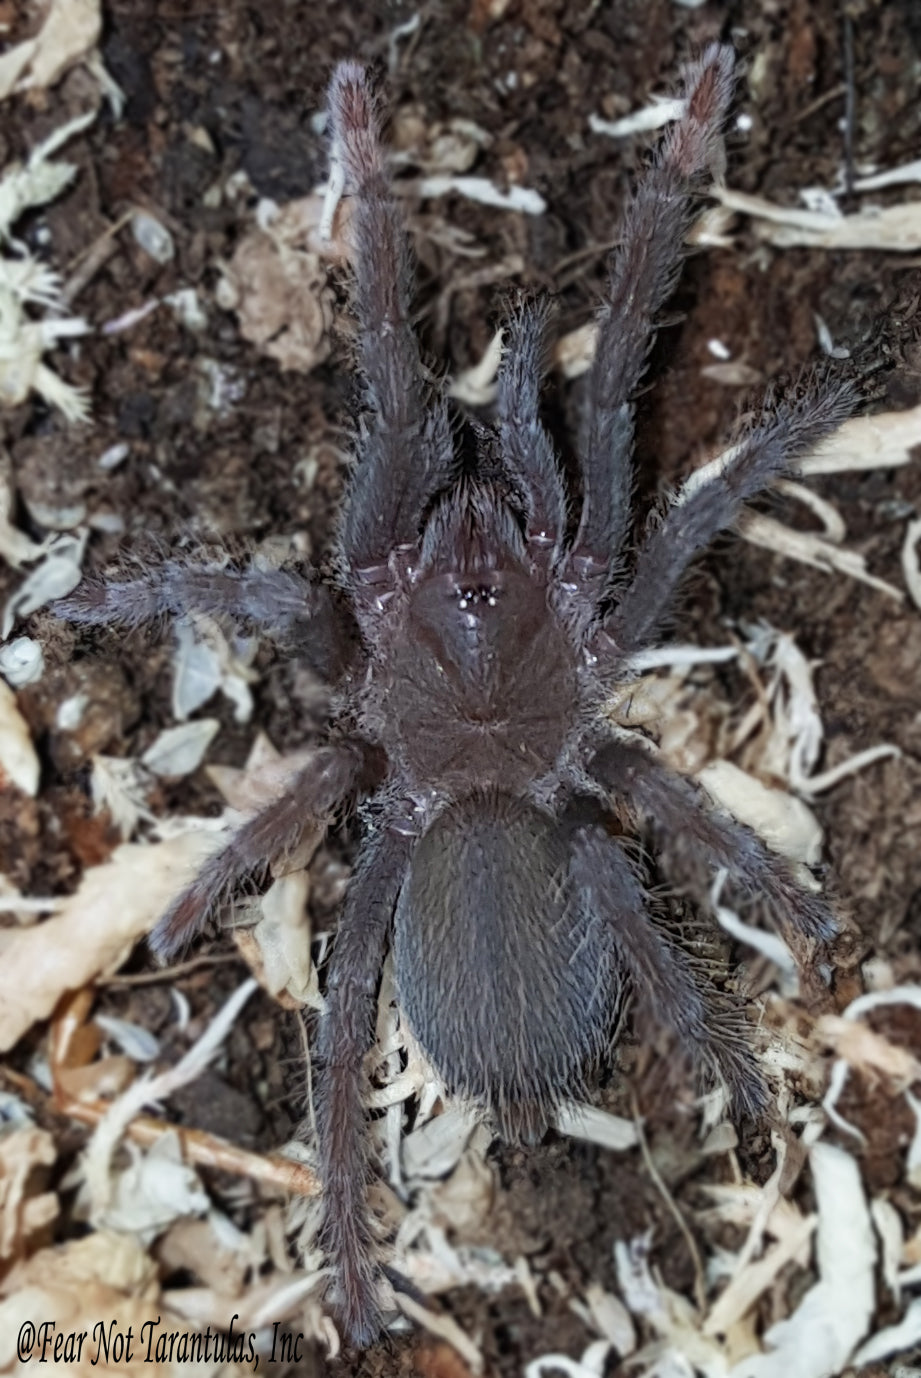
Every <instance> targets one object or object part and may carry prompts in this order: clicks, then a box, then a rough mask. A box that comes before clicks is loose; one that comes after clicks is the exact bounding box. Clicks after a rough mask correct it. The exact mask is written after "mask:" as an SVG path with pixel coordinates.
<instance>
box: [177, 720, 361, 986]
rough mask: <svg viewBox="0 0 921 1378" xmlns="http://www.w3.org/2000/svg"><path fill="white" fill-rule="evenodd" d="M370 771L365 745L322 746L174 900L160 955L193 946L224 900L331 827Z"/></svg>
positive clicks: (211, 858)
mask: <svg viewBox="0 0 921 1378" xmlns="http://www.w3.org/2000/svg"><path fill="white" fill-rule="evenodd" d="M370 768H371V763H370V761H369V755H368V752H367V750H366V748H365V747H364V746H363V745H362V744H361V743H359V742H342V743H340V744H336V745H334V746H323V747H319V748H318V749H317V751H316V752H315V753H314V754H313V755H312V757H311V759H310V761H309V763H308V764H307V765H306V766H304V768H303V769H302V770H300V771H299V772H298V773H297V775H295V777H294V779H293V780H292V781H291V783H290V784H289V785H288V787H287V788H286V789H285V791H284V793H283V794H281V795H280V797H279V798H278V799H276V800H274V801H273V802H272V803H271V804H269V805H268V806H267V807H266V808H264V809H262V810H260V812H259V813H257V814H255V815H254V816H253V817H252V818H250V819H249V820H248V821H247V822H246V823H244V824H243V825H242V827H240V828H238V829H237V831H236V832H235V833H234V834H233V836H232V837H231V839H230V841H229V842H227V843H226V844H225V845H224V846H223V847H222V848H221V849H220V851H217V852H215V853H214V855H213V856H212V857H209V859H208V860H207V861H206V862H205V864H204V866H203V867H202V868H201V870H200V871H199V873H198V875H197V876H196V877H195V879H194V880H193V881H192V883H191V884H190V885H188V886H187V887H186V888H185V890H183V891H182V893H181V894H180V895H179V896H178V897H177V898H176V899H175V900H174V901H173V903H172V904H171V905H170V907H169V909H167V911H166V913H165V914H164V915H163V917H162V918H161V919H160V921H159V923H158V924H157V926H156V928H155V929H154V931H153V933H152V934H151V936H150V946H151V947H152V948H153V951H154V952H155V953H156V955H157V956H158V957H160V958H161V959H163V960H166V959H167V958H169V957H171V956H172V955H173V953H175V952H176V951H178V950H179V949H180V948H182V947H185V945H186V944H187V943H189V942H191V940H192V939H193V938H194V937H195V936H196V935H197V934H198V933H199V931H200V930H201V928H202V926H203V924H204V923H205V922H206V920H207V918H208V916H209V914H210V913H211V912H212V910H213V909H214V907H215V905H216V904H217V903H218V901H219V900H220V898H221V896H222V895H225V894H228V893H229V892H231V891H232V890H233V889H234V888H235V887H236V886H238V885H239V884H240V882H241V881H243V880H244V879H246V877H247V876H249V875H251V874H253V873H254V872H258V871H260V870H264V869H265V868H266V867H267V866H268V864H269V862H270V861H272V860H273V859H275V858H281V857H284V856H285V855H287V854H289V853H290V852H292V851H293V850H294V848H295V847H296V846H297V844H298V842H299V841H300V839H301V838H302V837H303V836H304V834H305V833H306V832H307V830H308V828H310V827H312V826H316V825H317V824H322V823H325V822H326V820H327V819H328V817H329V815H330V814H331V813H332V812H333V811H334V809H336V808H337V807H338V806H339V805H340V804H341V803H342V802H343V800H345V799H346V798H347V797H348V796H349V795H350V794H351V793H352V792H353V791H354V790H355V789H356V788H357V787H358V786H359V785H360V784H361V783H362V780H363V777H364V776H366V775H367V774H368V773H369V769H370Z"/></svg>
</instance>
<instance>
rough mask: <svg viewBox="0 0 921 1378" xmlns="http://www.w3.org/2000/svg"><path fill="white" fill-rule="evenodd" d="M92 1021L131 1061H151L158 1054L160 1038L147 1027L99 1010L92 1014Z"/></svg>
mask: <svg viewBox="0 0 921 1378" xmlns="http://www.w3.org/2000/svg"><path fill="white" fill-rule="evenodd" d="M93 1023H94V1024H97V1025H98V1026H99V1028H100V1029H102V1031H103V1033H105V1034H107V1035H108V1037H109V1038H111V1040H112V1042H113V1043H115V1044H117V1046H118V1047H119V1048H120V1049H121V1051H122V1052H123V1053H124V1054H125V1055H126V1056H127V1057H130V1058H131V1060H132V1062H153V1061H155V1059H156V1058H158V1057H159V1056H160V1040H159V1039H158V1038H156V1037H155V1036H154V1035H153V1034H152V1033H151V1032H150V1030H149V1029H145V1028H143V1027H142V1026H141V1025H140V1024H135V1023H133V1022H132V1021H131V1020H130V1019H119V1018H117V1017H116V1016H115V1015H114V1014H103V1013H101V1012H99V1013H97V1014H95V1015H94V1016H93Z"/></svg>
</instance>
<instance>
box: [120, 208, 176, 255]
mask: <svg viewBox="0 0 921 1378" xmlns="http://www.w3.org/2000/svg"><path fill="white" fill-rule="evenodd" d="M131 233H132V234H133V235H134V239H135V242H136V243H137V244H138V245H140V247H141V248H142V249H143V250H144V252H145V254H149V255H150V257H151V258H152V259H153V260H154V261H155V262H156V263H169V261H170V259H172V258H174V257H175V255H176V245H175V243H174V241H173V236H172V235H171V234H170V232H169V230H168V229H167V228H166V226H165V225H162V224H161V223H160V221H159V220H157V219H156V218H155V217H154V216H152V215H150V214H148V212H147V211H136V212H135V214H134V215H133V216H132V217H131Z"/></svg>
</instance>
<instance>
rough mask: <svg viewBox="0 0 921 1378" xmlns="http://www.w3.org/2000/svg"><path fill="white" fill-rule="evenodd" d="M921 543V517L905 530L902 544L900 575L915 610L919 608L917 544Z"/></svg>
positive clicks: (920, 571)
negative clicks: (903, 577) (902, 575)
mask: <svg viewBox="0 0 921 1378" xmlns="http://www.w3.org/2000/svg"><path fill="white" fill-rule="evenodd" d="M919 541H921V517H915V519H914V520H913V521H910V522H909V523H908V525H907V526H906V528H905V540H904V541H903V543H902V573H903V574H904V576H905V584H906V586H907V588H908V592H909V593H910V595H911V600H912V602H913V603H914V605H915V607H916V608H921V564H919V562H918V542H919Z"/></svg>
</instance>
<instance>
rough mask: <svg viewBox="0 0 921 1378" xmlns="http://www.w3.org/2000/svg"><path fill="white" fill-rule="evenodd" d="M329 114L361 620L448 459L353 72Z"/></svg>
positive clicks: (349, 561) (401, 238)
mask: <svg viewBox="0 0 921 1378" xmlns="http://www.w3.org/2000/svg"><path fill="white" fill-rule="evenodd" d="M328 106H329V118H330V127H331V134H332V161H333V168H334V170H336V169H338V171H339V173H340V174H341V176H342V178H343V179H344V183H345V189H346V191H347V192H352V193H354V201H353V212H352V216H351V220H350V222H349V229H348V234H349V235H350V237H351V242H352V249H353V253H352V257H353V261H354V269H355V307H356V311H357V314H358V325H359V348H360V364H361V369H362V372H363V373H364V377H365V383H366V401H367V407H368V416H367V418H366V434H364V435H363V436H362V441H361V458H360V460H359V462H358V464H357V465H356V466H355V468H354V470H353V472H352V475H351V479H350V484H349V492H348V497H347V501H346V505H345V512H344V515H343V521H342V532H341V543H342V553H343V556H344V558H345V562H346V565H347V566H348V568H349V570H350V572H351V574H352V584H353V592H354V593H355V596H356V600H357V603H358V606H359V610H360V609H361V607H362V604H363V603H364V602H365V601H368V602H370V603H371V605H372V607H373V606H374V599H375V595H376V592H377V590H378V589H380V590H381V592H384V593H386V590H387V585H388V584H392V582H393V579H394V576H395V574H396V573H397V572H398V571H394V570H393V569H392V568H390V561H391V556H392V555H394V556H395V558H396V560H397V562H398V563H399V561H400V559H401V557H402V559H403V560H404V562H410V563H411V561H412V552H413V551H414V550H415V548H416V546H417V545H418V541H419V532H420V527H421V524H422V518H423V514H424V512H425V509H426V506H427V505H428V503H429V502H430V500H431V497H432V495H433V493H435V492H437V491H438V489H440V488H444V487H446V486H447V484H448V483H449V481H450V478H451V475H452V473H453V471H454V455H453V447H452V443H451V431H450V426H449V423H448V415H447V411H446V408H445V404H444V401H443V399H442V398H440V397H439V398H436V399H434V400H433V398H432V396H431V392H432V389H431V387H430V385H429V384H428V383H426V381H425V380H424V377H423V369H422V362H421V359H420V356H419V346H418V344H417V342H416V337H415V335H414V333H413V328H412V323H411V320H410V298H411V284H412V261H411V257H410V252H409V246H408V243H407V239H406V233H405V230H404V228H403V226H402V224H401V221H400V216H399V212H398V211H397V208H396V206H395V204H394V201H393V198H392V196H391V193H390V185H389V181H388V177H387V169H386V163H385V159H384V153H383V149H382V147H381V133H380V119H379V115H378V111H377V108H376V103H375V101H374V98H373V95H372V92H371V89H370V86H369V84H368V77H367V74H366V72H365V71H364V69H363V68H362V67H360V66H359V65H358V64H357V63H355V62H342V63H340V64H339V66H338V67H337V68H336V70H335V72H334V73H333V78H332V81H331V83H330V87H329V96H328ZM363 594H364V595H366V597H363Z"/></svg>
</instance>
